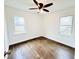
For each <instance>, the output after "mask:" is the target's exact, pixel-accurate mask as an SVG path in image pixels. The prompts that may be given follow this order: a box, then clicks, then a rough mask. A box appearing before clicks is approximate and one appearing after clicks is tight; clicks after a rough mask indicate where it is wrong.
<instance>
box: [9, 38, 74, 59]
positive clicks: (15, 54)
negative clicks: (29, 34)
mask: <svg viewBox="0 0 79 59" xmlns="http://www.w3.org/2000/svg"><path fill="white" fill-rule="evenodd" d="M10 50H11V54H10V55H9V57H8V59H74V49H73V48H70V47H68V46H65V45H62V44H59V43H56V42H54V41H51V40H48V39H47V38H44V37H40V38H36V39H33V40H30V41H27V42H24V43H21V44H17V45H13V46H11V47H10Z"/></svg>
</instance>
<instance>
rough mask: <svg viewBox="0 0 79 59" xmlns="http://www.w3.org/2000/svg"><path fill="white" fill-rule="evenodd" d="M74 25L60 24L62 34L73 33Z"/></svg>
mask: <svg viewBox="0 0 79 59" xmlns="http://www.w3.org/2000/svg"><path fill="white" fill-rule="evenodd" d="M71 31H72V26H60V34H64V35H71Z"/></svg>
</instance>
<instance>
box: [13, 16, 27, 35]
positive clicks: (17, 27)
mask: <svg viewBox="0 0 79 59" xmlns="http://www.w3.org/2000/svg"><path fill="white" fill-rule="evenodd" d="M22 19H23V20H22ZM16 20H19V21H16ZM21 21H22V22H23V23H18V22H21ZM13 22H14V34H24V33H26V30H25V23H24V22H25V21H24V17H21V16H14V18H13ZM17 23H18V24H17Z"/></svg>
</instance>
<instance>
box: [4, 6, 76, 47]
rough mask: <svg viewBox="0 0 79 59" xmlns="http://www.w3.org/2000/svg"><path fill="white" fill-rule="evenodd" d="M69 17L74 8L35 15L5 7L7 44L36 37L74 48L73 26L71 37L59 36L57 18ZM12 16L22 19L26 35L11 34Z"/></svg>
mask: <svg viewBox="0 0 79 59" xmlns="http://www.w3.org/2000/svg"><path fill="white" fill-rule="evenodd" d="M69 15H73V16H74V7H70V8H67V9H63V10H60V11H57V12H51V13H45V14H37V13H34V12H24V11H22V10H19V9H16V8H13V7H9V6H5V18H6V22H7V26H8V36H9V44H14V43H17V42H21V41H25V40H28V39H31V38H35V37H38V36H45V37H47V38H50V39H52V40H55V41H58V42H61V43H64V44H66V45H69V46H71V47H74V46H75V45H74V42H75V41H74V26H73V33H72V35H71V36H61V35H60V34H59V17H61V16H69ZM13 16H21V17H24V19H25V28H26V33H24V34H21V35H14V34H13V32H14V29H13V27H14V24H13Z"/></svg>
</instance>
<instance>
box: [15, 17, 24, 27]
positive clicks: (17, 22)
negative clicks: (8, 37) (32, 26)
mask: <svg viewBox="0 0 79 59" xmlns="http://www.w3.org/2000/svg"><path fill="white" fill-rule="evenodd" d="M14 23H15V25H16V26H21V25H24V18H23V17H18V16H15V17H14Z"/></svg>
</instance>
